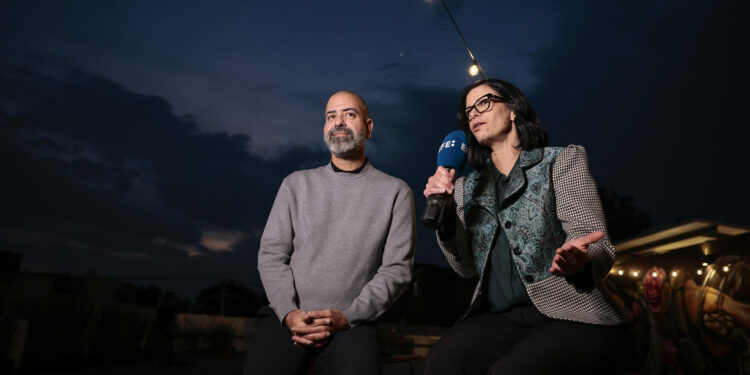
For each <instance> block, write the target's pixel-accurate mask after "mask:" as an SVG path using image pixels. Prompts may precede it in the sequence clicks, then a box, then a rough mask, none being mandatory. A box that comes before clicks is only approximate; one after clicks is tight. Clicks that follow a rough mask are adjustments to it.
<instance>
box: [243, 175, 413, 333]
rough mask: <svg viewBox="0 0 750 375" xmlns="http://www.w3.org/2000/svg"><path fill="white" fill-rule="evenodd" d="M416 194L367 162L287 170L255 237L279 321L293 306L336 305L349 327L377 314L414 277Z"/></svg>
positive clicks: (389, 303)
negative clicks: (357, 166) (353, 167)
mask: <svg viewBox="0 0 750 375" xmlns="http://www.w3.org/2000/svg"><path fill="white" fill-rule="evenodd" d="M414 243H415V216H414V197H413V195H412V192H411V189H409V186H408V185H407V184H406V183H405V182H404V181H402V180H400V179H398V178H395V177H391V176H389V175H387V174H385V173H383V172H381V171H379V170H377V169H375V168H374V167H372V164H371V163H367V165H366V166H365V167H364V169H362V171H361V172H359V173H356V174H352V173H342V172H335V171H334V170H333V168H332V167H331V164H328V165H325V166H322V167H319V168H316V169H309V170H303V171H297V172H294V173H292V174H291V175H289V176H287V177H286V178H285V179H284V181H283V182H282V183H281V187H280V188H279V192H278V194H277V195H276V200H275V201H274V204H273V208H272V209H271V214H270V215H269V217H268V222H267V223H266V228H265V230H264V231H263V236H262V237H261V240H260V251H259V252H258V270H259V271H260V277H261V280H262V282H263V287H264V288H265V290H266V294H267V295H268V300H269V302H270V305H271V308H273V310H274V312H275V313H276V315H277V316H278V317H279V320H280V321H282V323H283V321H284V317H285V316H286V314H288V313H289V312H290V311H292V310H296V309H298V308H300V309H304V310H320V309H337V310H341V311H342V312H343V313H344V314H345V315H346V317H347V318H348V319H349V322H350V323H351V324H352V325H353V326H354V325H356V324H358V323H361V322H366V321H372V320H374V319H375V318H377V317H378V316H380V315H381V314H382V313H383V312H385V310H386V309H387V308H388V307H389V306H390V305H391V304H392V303H393V302H394V301H395V300H396V299H397V298H398V297H399V295H401V293H402V292H403V290H404V289H405V288H406V287H407V286H408V284H409V282H410V281H411V275H412V264H413V260H414Z"/></svg>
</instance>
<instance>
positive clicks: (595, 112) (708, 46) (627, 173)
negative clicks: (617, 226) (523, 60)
mask: <svg viewBox="0 0 750 375" xmlns="http://www.w3.org/2000/svg"><path fill="white" fill-rule="evenodd" d="M749 11H750V3H748V2H745V1H722V2H703V1H680V2H651V1H635V2H633V1H631V2H624V3H612V2H597V1H583V2H579V3H578V6H575V7H571V8H570V13H569V14H568V15H567V17H565V18H564V21H563V22H562V28H561V32H560V35H559V38H558V40H556V41H555V42H554V43H550V44H549V45H548V46H547V47H546V48H544V49H542V50H541V51H540V52H539V54H538V56H537V60H536V61H537V73H538V74H539V82H540V84H539V86H538V87H536V88H535V89H534V92H535V93H536V95H534V98H533V100H534V103H535V106H536V109H537V111H538V112H539V113H540V115H541V117H542V120H543V121H544V122H545V125H546V127H547V129H548V131H549V132H550V136H551V139H552V142H553V143H556V144H563V145H564V144H568V143H577V144H583V145H585V146H586V147H587V148H588V150H589V156H590V158H591V163H592V166H593V168H594V173H595V174H596V176H597V178H598V179H599V182H600V183H602V184H605V185H607V184H612V185H614V186H615V187H616V188H617V190H618V191H620V192H621V193H624V194H627V195H632V196H634V198H635V203H636V205H638V206H641V207H642V208H643V209H645V210H646V211H647V212H649V213H650V214H651V215H652V217H653V218H654V219H655V220H654V221H655V223H656V224H657V226H664V225H669V224H672V223H673V222H674V221H675V220H676V219H679V218H682V219H684V218H686V217H704V218H706V219H711V220H717V221H729V222H734V223H737V224H750V221H749V220H748V215H747V212H748V211H750V200H748V199H747V198H746V196H747V194H746V193H745V192H744V187H745V186H747V184H748V182H750V180H749V179H748V175H747V173H745V172H744V171H747V170H750V164H749V162H750V158H748V157H747V155H746V154H745V151H744V150H745V148H746V140H747V139H748V136H750V131H749V130H748V127H747V126H746V124H747V120H746V119H745V117H746V116H745V111H744V107H745V102H747V99H748V94H747V91H746V87H747V85H748V83H749V81H750V73H748V70H747V66H748V65H750V61H749V60H750V59H749V56H750V54H749V53H748V49H747V47H746V45H747V43H748V35H750V26H748V25H749V24H748V22H747V18H748V15H749V14H750V12H749Z"/></svg>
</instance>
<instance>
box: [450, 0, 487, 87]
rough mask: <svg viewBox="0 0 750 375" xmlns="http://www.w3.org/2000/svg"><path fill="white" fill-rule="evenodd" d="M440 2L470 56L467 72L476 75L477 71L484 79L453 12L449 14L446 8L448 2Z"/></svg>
mask: <svg viewBox="0 0 750 375" xmlns="http://www.w3.org/2000/svg"><path fill="white" fill-rule="evenodd" d="M440 2H441V3H443V8H445V11H446V12H447V13H448V17H450V18H451V22H453V26H455V27H456V31H457V32H458V36H459V37H461V41H462V42H463V43H464V47H466V51H468V52H469V57H471V67H470V68H469V74H471V75H472V76H476V75H477V73H478V74H479V76H480V77H482V79H484V78H485V77H484V73H482V69H480V68H479V63H477V59H476V57H474V54H473V53H471V49H470V48H469V43H466V38H464V34H463V33H461V29H459V28H458V24H457V23H456V20H455V19H454V18H453V14H451V10H450V9H448V4H446V3H445V0H440Z"/></svg>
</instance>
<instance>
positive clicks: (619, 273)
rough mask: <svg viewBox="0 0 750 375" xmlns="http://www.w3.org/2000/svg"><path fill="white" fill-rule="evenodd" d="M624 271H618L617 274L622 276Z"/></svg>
mask: <svg viewBox="0 0 750 375" xmlns="http://www.w3.org/2000/svg"><path fill="white" fill-rule="evenodd" d="M624 273H625V271H623V270H619V271H617V274H618V275H620V276H622V274H624Z"/></svg>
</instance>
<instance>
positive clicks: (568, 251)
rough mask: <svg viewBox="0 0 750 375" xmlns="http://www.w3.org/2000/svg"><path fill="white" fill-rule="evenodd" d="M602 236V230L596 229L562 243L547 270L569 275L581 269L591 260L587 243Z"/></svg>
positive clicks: (589, 243)
mask: <svg viewBox="0 0 750 375" xmlns="http://www.w3.org/2000/svg"><path fill="white" fill-rule="evenodd" d="M602 238H604V232H602V231H596V232H591V233H590V234H589V235H587V236H585V237H581V238H575V239H572V240H570V241H568V242H566V243H564V244H563V245H562V246H560V248H558V249H557V250H556V251H555V253H556V254H555V257H554V258H552V267H550V269H549V272H551V273H552V274H553V275H557V276H571V275H575V274H577V273H579V272H581V271H583V269H584V268H586V265H587V264H588V263H589V262H590V261H591V255H589V245H591V244H592V243H594V242H597V241H599V240H601V239H602Z"/></svg>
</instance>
